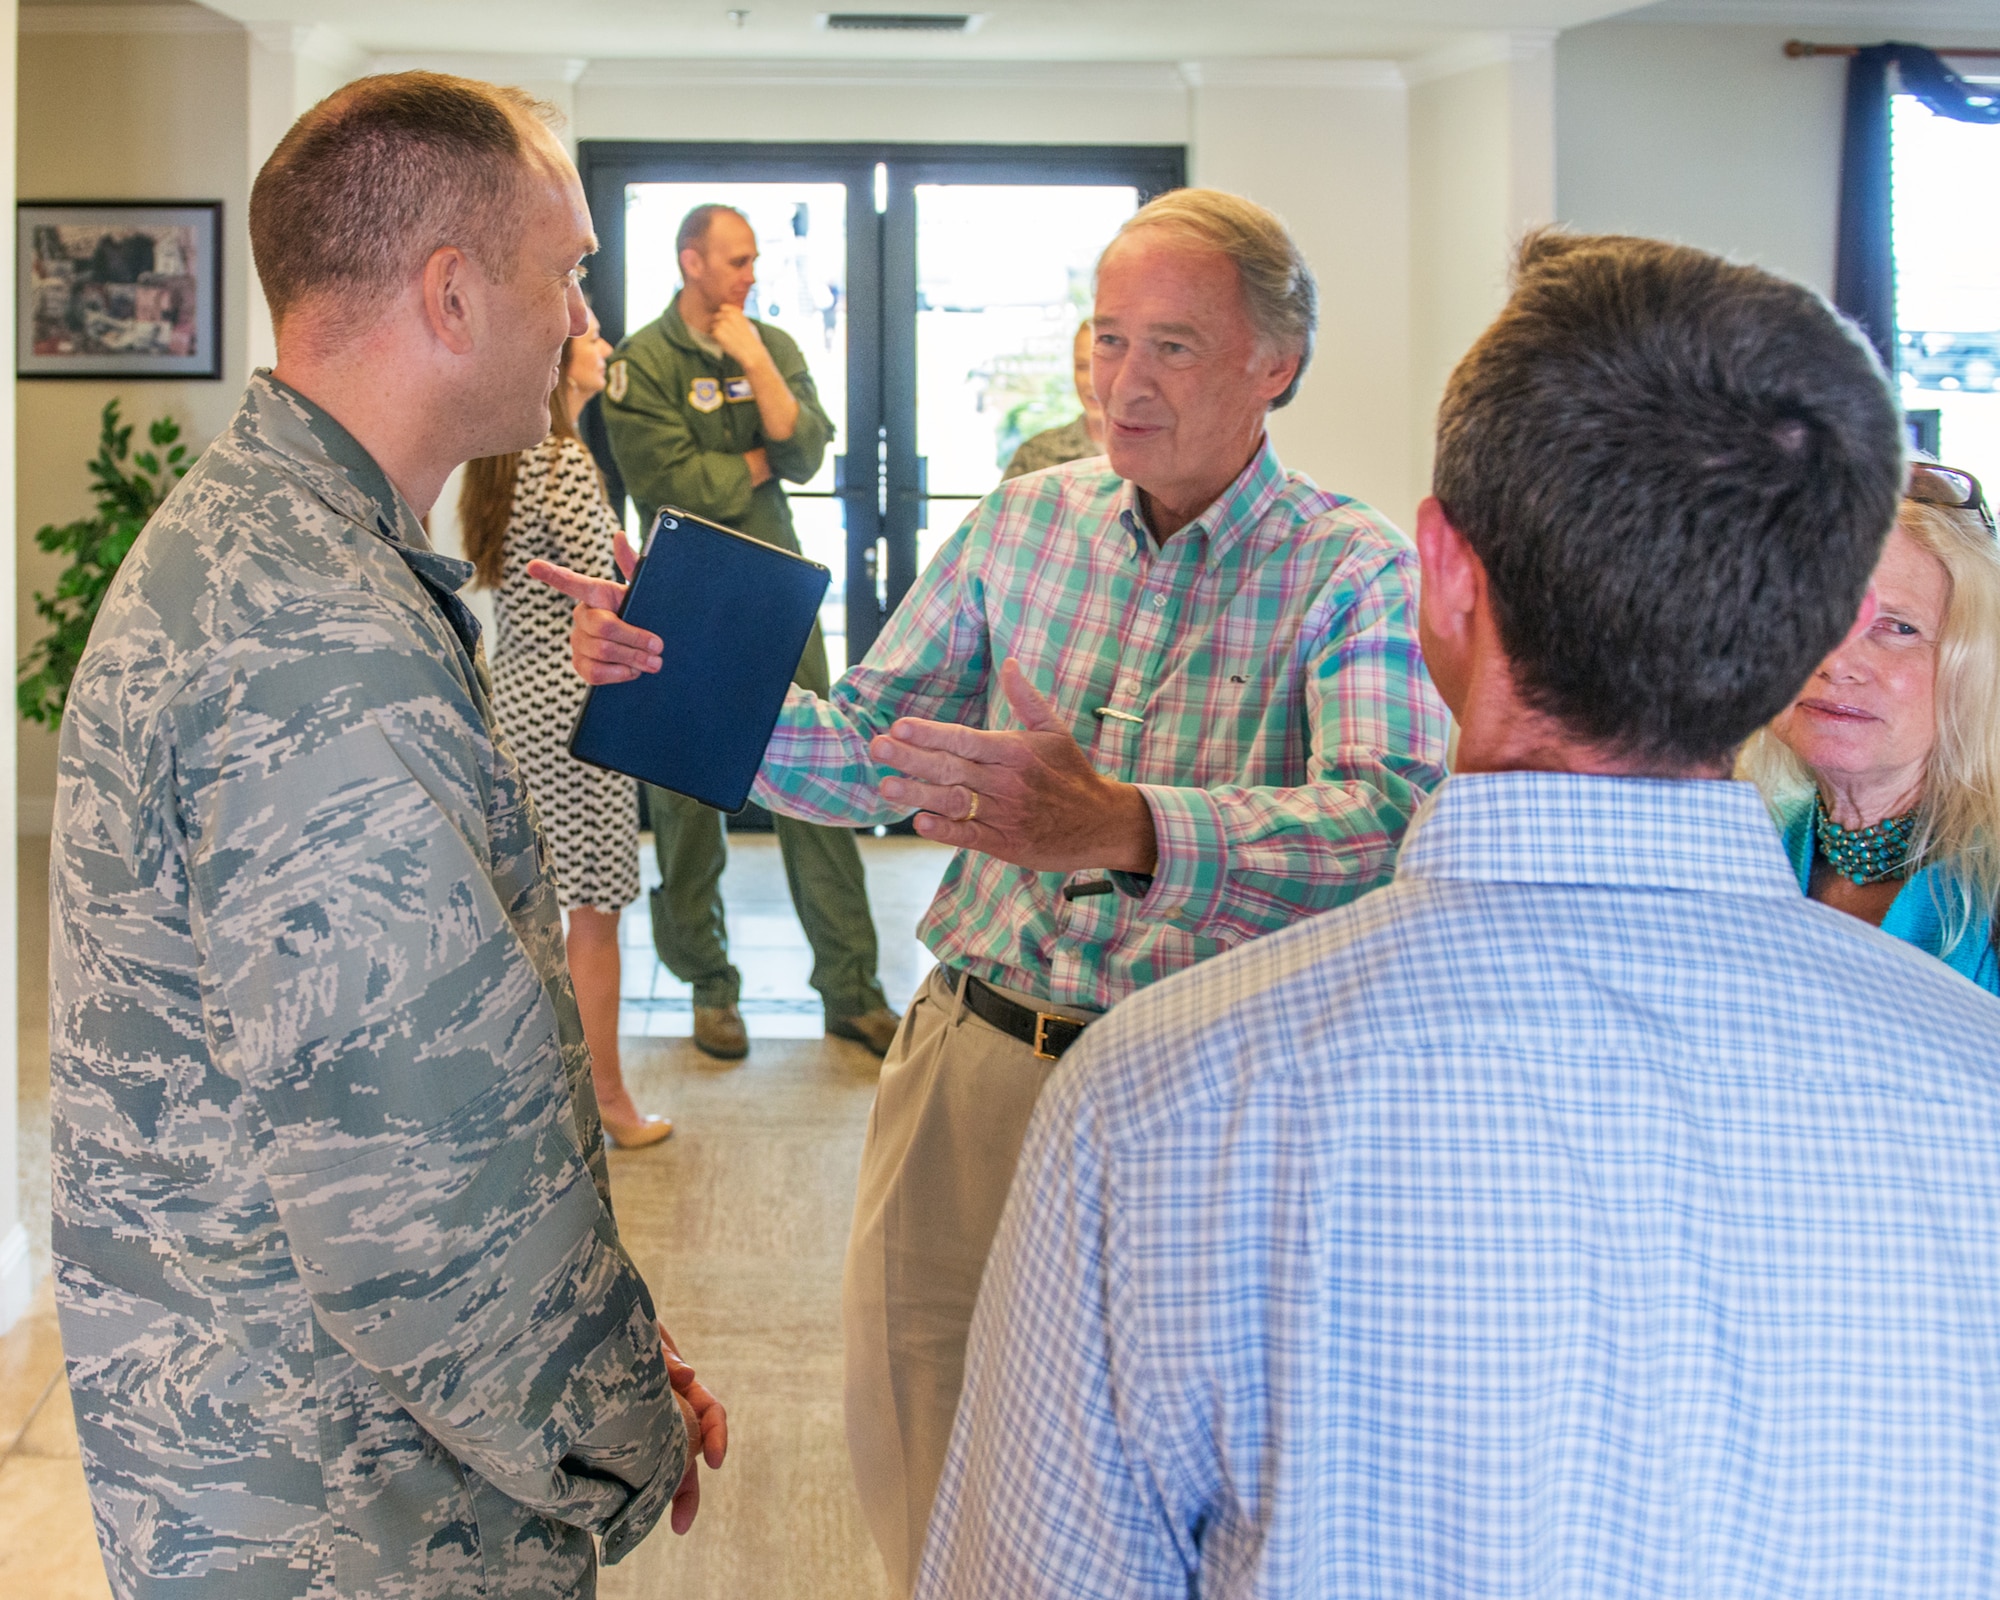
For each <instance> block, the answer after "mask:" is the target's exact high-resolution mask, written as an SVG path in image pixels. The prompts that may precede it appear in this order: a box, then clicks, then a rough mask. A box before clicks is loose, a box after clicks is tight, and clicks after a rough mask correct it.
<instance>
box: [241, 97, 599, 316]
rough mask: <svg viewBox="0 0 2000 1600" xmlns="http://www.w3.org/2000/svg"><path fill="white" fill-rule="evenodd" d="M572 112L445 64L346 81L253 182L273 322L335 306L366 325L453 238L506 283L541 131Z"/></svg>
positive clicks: (296, 127)
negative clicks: (455, 73)
mask: <svg viewBox="0 0 2000 1600" xmlns="http://www.w3.org/2000/svg"><path fill="white" fill-rule="evenodd" d="M559 116H560V113H558V112H557V111H556V110H555V108H554V107H552V106H549V105H546V104H544V103H543V102H542V101H539V100H537V99H535V98H534V97H533V96H532V95H530V94H528V93H527V92H526V91H525V90H522V89H513V88H504V87H500V86H498V85H495V84H490V83H481V82H478V81H477V80H475V79H472V78H455V77H451V76H449V75H448V74H445V73H441V72H396V73H383V74H380V75H377V76H375V77H370V78H359V79H357V80H355V81H354V82H353V83H350V84H348V85H346V86H345V87H344V88H341V89H336V90H335V91H334V92H333V93H332V94H330V95H328V96H327V97H326V98H325V99H324V100H322V101H320V103H319V104H318V105H316V106H314V107H313V108H312V109H311V110H310V111H308V112H306V113H305V114H304V115H303V116H301V117H300V118H299V119H298V121H296V122H294V123H293V124H292V126H291V129H290V131H289V132H287V133H286V135H285V136H284V138H283V139H281V140H279V141H278V148H277V149H276V150H274V151H272V152H271V157H270V159H269V160H268V161H266V162H265V163H264V166H263V170H261V171H260V172H259V173H258V174H257V181H256V183H255V184H254V185H253V186H252V187H251V190H250V253H251V255H252V257H253V258H254V260H255V262H256V267H257V277H258V279H259V281H260V282H261V283H262V284H263V287H264V298H265V299H266V300H267V301H269V302H270V306H271V320H272V321H273V322H274V323H277V324H279V325H282V324H283V322H284V320H285V318H286V316H287V315H288V314H290V312H292V311H293V310H294V309H295V308H297V307H298V306H300V305H302V304H305V303H306V302H308V301H329V300H330V301H332V302H333V303H335V304H336V305H337V306H338V307H339V309H340V311H341V313H342V319H343V321H350V320H359V319H361V318H363V317H365V315H366V313H367V311H368V309H369V302H370V301H371V299H374V298H376V297H380V296H383V295H385V294H387V293H388V292H389V291H390V290H392V289H393V288H394V287H395V286H397V285H399V284H401V283H402V282H403V281H405V280H406V279H407V278H408V277H409V276H410V275H411V274H412V273H414V272H416V271H417V270H418V269H419V268H420V267H421V266H422V265H423V263H424V262H425V261H427V260H429V259H430V256H431V253H432V252H433V251H435V250H437V249H438V248H439V247H440V246H442V245H447V244H451V245H457V246H458V247H459V248H461V249H462V250H464V251H465V253H466V254H467V255H468V256H470V257H471V258H472V259H473V260H474V261H475V262H476V263H477V264H478V266H479V268H480V270H481V272H483V273H484V274H485V276H486V277H487V278H488V279H489V280H490V281H492V282H495V283H498V282H502V281H504V280H505V279H506V278H507V277H508V275H509V274H511V273H512V271H513V270H514V264H515V260H516V256H517V252H518V247H519V241H520V234H521V225H522V219H523V217H524V215H525V213H526V209H527V205H528V196H529V171H530V163H531V161H532V159H533V151H532V149H531V140H532V138H533V130H534V129H535V127H536V126H537V125H538V124H539V125H540V126H543V127H550V126H553V125H554V123H555V121H556V120H557V119H558V118H559Z"/></svg>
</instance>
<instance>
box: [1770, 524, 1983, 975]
mask: <svg viewBox="0 0 2000 1600" xmlns="http://www.w3.org/2000/svg"><path fill="white" fill-rule="evenodd" d="M1896 526H1897V527H1898V528H1899V529H1901V530H1902V532H1903V533H1904V534H1906V535H1907V536H1908V537H1909V539H1910V541H1911V542H1912V543H1913V544H1915V545H1916V546H1917V547H1918V548H1919V549H1921V550H1923V551H1925V552H1927V553H1928V554H1930V555H1932V556H1935V557H1936V558H1937V560H1938V561H1939V562H1940V563H1941V564H1942V565H1943V567H1944V570H1945V576H1946V579H1947V582H1948V586H1949V594H1948V596H1947V598H1946V601H1945V614H1944V627H1943V630H1942V631H1941V633H1940V635H1939V638H1938V656H1937V690H1936V701H1935V703H1936V706H1937V734H1936V737H1935V739H1934V740H1933V741H1932V744H1931V753H1930V758H1929V760H1928V761H1927V762H1926V763H1925V765H1924V789H1923V798H1922V799H1921V800H1920V801H1919V802H1918V807H1917V827H1916V832H1915V834H1914V835H1913V836H1912V838H1911V841H1910V856H1911V859H1912V860H1914V861H1917V862H1920V863H1922V864H1923V865H1925V866H1941V867H1943V868H1944V869H1945V871H1944V874H1943V876H1944V878H1945V880H1946V883H1947V885H1948V887H1947V889H1946V895H1947V901H1946V903H1945V904H1942V905H1940V906H1939V907H1938V913H1939V917H1940V919H1941V920H1942V922H1943V924H1944V929H1945V941H1946V948H1947V949H1949V948H1951V947H1952V946H1953V945H1956V944H1957V943H1958V941H1959V940H1960V939H1962V938H1964V937H1965V935H1966V932H1967V930H1968V929H1969V928H1970V927H1971V925H1972V923H1973V922H1974V920H1975V918H1976V917H1977V916H1979V915H1981V914H1984V915H1989V916H1990V915H1993V914H1994V913H1995V911H1996V908H2000V543H1996V542H1995V539H1994V536H1993V534H1992V533H1991V532H1989V531H1988V530H1987V527H1986V525H1985V523H1984V522H1983V521H1981V519H1980V517H1979V515H1978V513H1977V512H1974V511H1961V510H1956V509H1952V508H1949V507H1945V506H1938V505H1932V504H1929V503H1928V502H1924V501H1918V500H1905V501H1904V502H1903V504H1902V508H1901V510H1900V511H1899V512H1898V513H1897V516H1896ZM1738 770H1739V771H1740V772H1741V773H1742V774H1743V775H1744V776H1745V777H1747V778H1750V779H1752V780H1754V781H1755V782H1756V784H1757V786H1758V787H1759V788H1760V789H1762V790H1763V791H1764V794H1765V796H1766V798H1767V799H1769V800H1771V801H1772V802H1773V803H1774V804H1783V803H1785V802H1787V801H1795V800H1797V799H1798V798H1800V797H1801V796H1804V795H1807V794H1810V793H1811V792H1812V791H1813V789H1814V786H1815V780H1814V777H1813V773H1812V770H1811V769H1810V768H1809V767H1807V766H1806V764H1805V763H1804V762H1803V761H1801V760H1800V759H1799V758H1798V757H1797V756H1795V755H1794V754H1792V752H1791V751H1790V750H1789V749H1788V748H1787V747H1786V746H1785V744H1784V743H1783V742H1782V741H1781V740H1780V739H1779V738H1778V737H1777V735H1776V734H1774V733H1772V732H1771V730H1770V729H1769V728H1765V729H1762V730H1761V731H1760V732H1758V733H1757V734H1756V735H1755V736H1754V737H1752V739H1751V740H1750V742H1749V744H1747V745H1746V746H1745V747H1744V750H1743V758H1742V761H1741V762H1740V764H1739V766H1738Z"/></svg>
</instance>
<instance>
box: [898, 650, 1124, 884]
mask: <svg viewBox="0 0 2000 1600" xmlns="http://www.w3.org/2000/svg"><path fill="white" fill-rule="evenodd" d="M1000 687H1001V692H1002V693H1004V694H1005V695H1006V697H1007V704H1008V706H1009V707H1011V708H1012V710H1013V712H1014V715H1015V716H1016V717H1017V718H1019V719H1020V722H1021V728H1020V729H1019V730H1015V729H1005V730H1002V731H998V732H988V731H986V730H983V729H979V728H967V727H962V726H960V725H959V724H957V723H954V722H931V721H928V720H926V719H924V718H921V717H902V718H899V719H898V720H897V721H896V722H895V723H894V724H893V725H892V726H891V727H890V729H889V731H888V732H887V733H885V734H880V735H878V736H877V737H876V738H875V739H874V740H873V741H872V742H871V743H870V744H869V746H868V752H869V754H870V755H872V756H873V757H874V758H875V759H876V760H877V761H879V762H881V763H882V765H883V766H885V767H894V768H895V769H896V771H897V772H898V773H900V774H902V776H900V777H891V778H885V779H883V780H882V794H883V796H884V798H886V799H888V800H892V801H894V802H895V803H896V804H897V805H899V806H915V807H917V808H918V812H919V814H918V816H917V820H916V829H917V832H918V833H920V834H922V835H923V836H924V837H925V838H926V839H936V840H938V841H939V842H941V843H943V844H952V845H959V846H962V847H964V848H967V849H971V850H979V851H983V852H984V853H985V854H987V855H990V856H998V857H999V858H1000V859H1001V860H1002V861H1011V862H1014V863H1015V864H1016V865H1017V866H1023V867H1027V868H1029V869H1030V870H1032V871H1036V872H1073V871H1076V870H1077V869H1079V868H1084V867H1101V868H1105V869H1109V870H1113V871H1124V872H1135V873H1147V872H1151V871H1152V870H1153V869H1154V867H1155V866H1156V865H1157V864H1158V858H1159V842H1158V837H1157V834H1156V832H1155V830H1154V827H1153V813H1152V810H1151V808H1150V807H1149V806H1148V805H1147V804H1146V798H1145V796H1144V795H1142V794H1141V793H1140V792H1139V791H1138V789H1136V788H1135V787H1133V785H1131V784H1129V783H1120V782H1118V781H1117V780H1115V779H1112V778H1107V777H1105V776H1104V775H1103V774H1102V773H1100V772H1099V771H1098V770H1097V769H1096V768H1095V767H1093V766H1092V765H1091V764H1090V758H1089V757H1088V756H1087V755H1085V754H1084V753H1083V750H1082V748H1081V747H1080V746H1079V745H1078V744H1077V742H1076V740H1075V738H1074V737H1073V736H1072V735H1071V734H1070V731H1069V724H1068V723H1066V722H1065V721H1064V720H1063V717H1062V714H1061V713H1060V712H1059V711H1057V710H1056V708H1055V707H1054V706H1052V705H1051V704H1049V702H1048V700H1047V699H1045V698H1044V697H1043V696H1042V694H1041V693H1040V692H1039V691H1038V690H1037V689H1036V688H1035V686H1034V685H1033V684H1032V683H1030V682H1029V681H1028V676H1027V674H1026V673H1025V672H1023V671H1022V670H1021V666H1020V663H1019V662H1017V661H1015V660H1014V659H1013V658H1012V657H1009V658H1008V659H1007V660H1006V661H1005V662H1003V663H1002V664H1001V667H1000Z"/></svg>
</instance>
